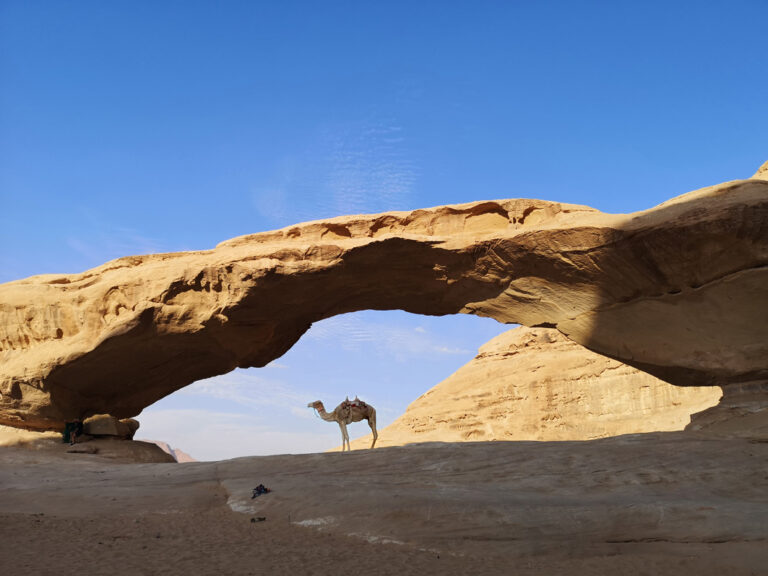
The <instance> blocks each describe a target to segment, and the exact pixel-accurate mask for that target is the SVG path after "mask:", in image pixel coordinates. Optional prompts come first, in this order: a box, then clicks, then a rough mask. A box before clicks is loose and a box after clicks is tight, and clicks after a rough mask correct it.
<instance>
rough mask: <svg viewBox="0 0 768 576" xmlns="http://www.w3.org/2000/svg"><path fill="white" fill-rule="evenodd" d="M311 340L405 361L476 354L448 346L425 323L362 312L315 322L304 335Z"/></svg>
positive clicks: (472, 351)
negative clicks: (412, 324) (368, 315)
mask: <svg viewBox="0 0 768 576" xmlns="http://www.w3.org/2000/svg"><path fill="white" fill-rule="evenodd" d="M304 337H305V338H307V339H310V340H316V341H330V342H333V343H334V344H335V345H336V346H339V347H341V348H342V349H344V350H347V351H359V350H361V349H362V348H363V347H366V348H373V349H374V350H375V351H377V352H378V353H380V354H384V355H388V356H390V357H392V358H393V359H395V360H397V361H400V362H403V361H409V360H412V359H417V358H423V357H424V355H425V354H431V355H443V354H451V355H453V354H464V355H466V354H474V353H475V351H474V350H468V349H465V348H460V347H456V346H447V345H446V344H445V342H444V341H443V340H441V339H440V338H439V337H436V336H435V335H433V334H431V333H430V332H429V331H427V330H426V329H425V328H424V327H422V326H416V327H410V326H408V325H401V324H389V323H378V322H371V321H369V320H366V319H364V318H363V317H362V316H361V315H360V314H345V315H342V316H334V317H333V318H328V319H327V320H323V321H322V322H318V323H317V324H315V325H313V326H312V328H310V330H309V331H308V332H307V334H306V335H305V336H304Z"/></svg>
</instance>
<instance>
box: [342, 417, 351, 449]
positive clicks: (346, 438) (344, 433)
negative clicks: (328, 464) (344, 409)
mask: <svg viewBox="0 0 768 576" xmlns="http://www.w3.org/2000/svg"><path fill="white" fill-rule="evenodd" d="M339 428H341V451H342V452H344V446H346V447H347V452H351V451H352V448H350V446H349V433H348V432H347V424H346V422H339Z"/></svg>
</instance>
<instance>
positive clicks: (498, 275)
mask: <svg viewBox="0 0 768 576" xmlns="http://www.w3.org/2000/svg"><path fill="white" fill-rule="evenodd" d="M767 264H768V181H766V180H765V172H764V171H763V172H762V173H758V174H757V175H755V178H752V179H749V180H740V181H733V182H728V183H725V184H721V185H719V186H713V187H710V188H705V189H702V190H698V191H696V192H691V193H689V194H685V195H683V196H680V197H678V198H675V199H673V200H670V201H668V202H665V203H664V204H661V205H660V206H657V207H655V208H652V209H650V210H646V211H644V212H637V213H634V214H629V215H614V214H604V213H601V212H599V211H597V210H594V209H591V208H588V207H585V206H576V205H566V204H559V203H554V202H545V201H540V200H523V199H518V200H500V201H492V202H475V203H470V204H462V205H455V206H441V207H437V208H431V209H425V210H416V211H413V212H391V213H386V214H378V215H365V216H349V217H341V218H335V219H332V220H329V221H325V222H323V221H316V222H309V223H304V224H299V225H296V226H291V227H288V228H284V229H282V230H277V231H273V232H265V233H261V234H253V235H249V236H243V237H240V238H235V239H232V240H229V241H226V242H223V243H221V244H219V245H218V246H217V247H216V248H215V249H213V250H208V251H199V252H182V253H172V254H153V255H147V256H131V257H126V258H120V259H118V260H114V261H112V262H108V263H106V264H104V265H102V266H100V267H98V268H94V269H92V270H88V271H86V272H84V273H82V274H72V275H44V276H34V277H31V278H27V279H25V280H19V281H16V282H10V283H7V284H3V285H0V394H1V396H0V424H8V425H12V426H19V427H25V428H31V429H45V428H56V427H58V426H59V425H60V423H61V422H62V421H63V420H65V419H68V418H73V417H75V416H80V417H83V416H87V415H88V414H94V413H110V414H113V415H115V416H118V417H121V418H122V417H130V416H135V415H136V414H138V413H139V412H140V411H141V410H142V409H143V408H144V407H146V406H148V405H150V404H152V403H153V402H155V401H157V400H158V399H160V398H162V397H163V396H166V395H167V394H170V393H171V392H173V391H175V390H178V389H180V388H182V387H184V386H186V385H188V384H190V383H192V382H194V381H196V380H199V379H202V378H208V377H211V376H214V375H217V374H223V373H226V372H228V371H230V370H232V369H234V368H236V367H251V366H264V365H266V364H267V363H269V362H270V361H272V360H273V359H275V358H278V357H279V356H281V355H282V354H283V353H284V352H285V351H287V350H288V349H289V348H290V347H291V346H292V345H293V344H294V343H295V342H296V341H297V340H298V339H299V338H300V337H301V335H302V334H303V333H304V332H305V331H306V330H307V329H308V328H309V327H310V326H311V325H312V323H313V322H316V321H318V320H321V319H324V318H328V317H330V316H333V315H336V314H341V313H345V312H352V311H356V310H363V309H379V310H383V309H402V310H406V311H408V312H414V313H417V314H429V315H445V314H456V313H470V314H477V315H481V316H488V317H492V318H495V319H496V320H498V321H499V322H504V323H519V324H524V325H527V326H548V327H554V328H557V329H558V330H560V331H561V332H562V333H563V334H565V335H566V336H568V337H569V338H571V339H572V340H574V341H576V342H578V343H580V344H582V345H584V346H586V347H588V348H590V349H592V350H594V351H596V352H599V353H602V354H605V355H607V356H611V357H613V358H615V359H618V360H620V361H622V362H624V363H627V364H630V365H632V366H635V367H638V368H640V369H642V370H645V371H647V372H649V373H651V374H653V375H655V376H657V377H659V378H662V379H664V380H667V381H668V382H671V383H673V384H678V385H692V384H695V385H720V386H729V385H730V386H733V385H744V384H749V383H753V382H764V381H766V380H768V366H766V360H765V359H766V358H768V290H766V289H765V287H766V286H768V273H767V271H768V268H766V265H767Z"/></svg>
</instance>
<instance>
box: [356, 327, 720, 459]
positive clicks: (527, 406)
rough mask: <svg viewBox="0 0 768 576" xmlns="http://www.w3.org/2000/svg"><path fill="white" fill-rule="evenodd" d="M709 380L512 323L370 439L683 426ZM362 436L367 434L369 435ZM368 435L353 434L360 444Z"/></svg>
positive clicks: (589, 435) (705, 394) (545, 436)
mask: <svg viewBox="0 0 768 576" xmlns="http://www.w3.org/2000/svg"><path fill="white" fill-rule="evenodd" d="M721 395H722V392H721V390H720V388H719V387H717V386H703V387H693V386H689V387H682V386H674V385H672V384H668V383H666V382H664V381H662V380H659V379H658V378H655V377H653V376H651V375H650V374H647V373H645V372H641V371H640V370H637V369H636V368H632V367H631V366H627V365H626V364H622V363H621V362H618V361H616V360H613V359H611V358H608V357H606V356H603V355H601V354H596V353H595V352H591V351H590V350H587V349H586V348H584V347H583V346H580V345H578V344H576V343H574V342H573V341H571V340H569V339H568V338H566V337H565V336H563V335H562V334H560V332H558V331H557V330H554V329H551V328H525V327H521V328H516V329H513V330H509V331H508V332H505V333H503V334H501V335H499V336H497V337H496V338H494V339H493V340H491V341H490V342H488V343H487V344H485V345H484V346H483V347H482V348H480V352H479V353H478V355H477V356H476V357H475V358H474V359H473V360H471V361H470V362H469V363H467V364H465V365H464V366H462V367H461V368H460V369H459V370H458V371H456V372H455V373H454V374H452V375H451V376H449V377H448V378H447V379H445V380H444V381H442V382H440V383H439V384H438V385H437V386H435V387H434V388H432V389H431V390H429V391H428V392H426V393H425V394H423V395H422V396H421V397H419V398H418V399H417V400H415V401H414V402H413V403H412V404H411V405H410V406H409V407H408V409H407V410H406V412H405V414H403V415H402V416H401V417H400V418H398V419H397V420H395V422H394V423H392V424H391V425H390V426H387V427H386V428H385V429H384V430H381V431H380V432H379V440H378V442H377V446H381V447H383V446H401V445H404V444H410V443H414V442H464V441H481V440H482V441H487V440H547V441H549V440H592V439H595V438H604V437H607V436H616V435H619V434H634V433H640V432H655V431H669V430H682V429H684V428H685V427H686V426H687V425H688V424H689V423H690V416H691V414H692V413H696V412H701V411H704V410H706V409H707V408H710V407H712V406H714V405H716V404H717V403H718V401H719V399H720V397H721ZM369 436H370V435H369ZM369 445H370V438H369V437H368V436H366V437H364V438H361V439H357V440H355V441H353V442H352V446H353V447H354V448H368V446H369Z"/></svg>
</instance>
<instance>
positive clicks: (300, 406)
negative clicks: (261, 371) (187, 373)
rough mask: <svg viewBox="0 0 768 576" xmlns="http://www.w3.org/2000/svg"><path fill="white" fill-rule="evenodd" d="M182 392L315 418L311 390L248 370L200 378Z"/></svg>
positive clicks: (188, 394) (183, 393)
mask: <svg viewBox="0 0 768 576" xmlns="http://www.w3.org/2000/svg"><path fill="white" fill-rule="evenodd" d="M179 394H180V395H187V396H204V397H208V398H214V399H216V400H226V401H228V402H233V403H235V404H237V405H239V406H242V407H245V408H251V409H264V408H269V409H272V410H277V411H279V412H285V413H286V415H291V416H293V417H297V418H305V419H307V418H311V417H312V414H311V412H310V411H308V410H307V409H306V405H307V402H308V400H307V399H308V398H309V399H312V398H313V396H312V393H311V392H307V391H301V390H296V389H293V388H291V387H289V386H287V385H285V384H283V383H282V382H279V381H276V380H272V379H269V378H264V377H262V376H259V375H256V374H254V373H253V371H249V370H235V371H233V372H230V373H229V374H224V375H222V376H215V377H213V378H207V379H205V380H200V381H198V382H195V383H194V384H190V385H189V386H187V387H185V388H182V389H181V390H180V391H179Z"/></svg>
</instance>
